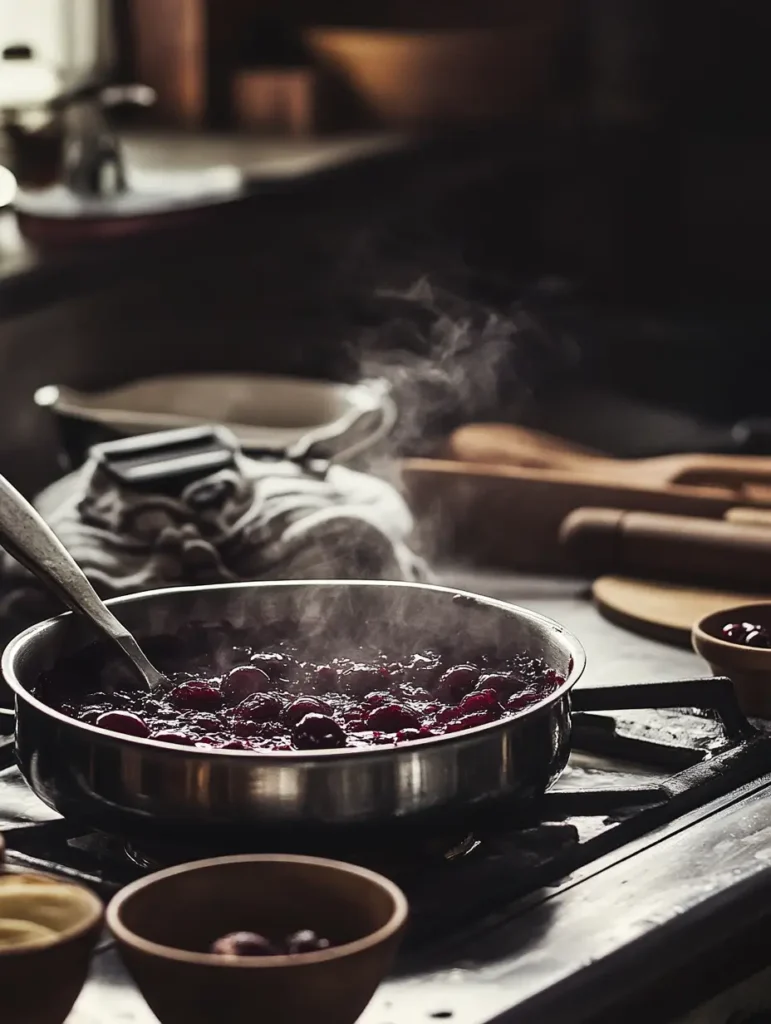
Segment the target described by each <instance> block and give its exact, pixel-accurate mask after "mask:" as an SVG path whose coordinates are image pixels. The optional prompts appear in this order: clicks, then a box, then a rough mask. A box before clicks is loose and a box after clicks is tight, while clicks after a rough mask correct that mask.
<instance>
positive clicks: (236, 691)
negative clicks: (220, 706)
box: [220, 665, 273, 704]
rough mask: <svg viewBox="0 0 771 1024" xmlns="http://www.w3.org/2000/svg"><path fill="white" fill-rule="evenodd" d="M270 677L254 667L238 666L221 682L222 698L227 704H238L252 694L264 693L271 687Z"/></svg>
mask: <svg viewBox="0 0 771 1024" xmlns="http://www.w3.org/2000/svg"><path fill="white" fill-rule="evenodd" d="M272 685H273V684H272V683H271V681H270V676H269V675H268V673H267V672H263V670H262V669H261V668H256V667H255V666H254V665H239V666H238V668H234V669H231V670H230V672H228V674H227V675H226V676H225V678H224V679H223V680H222V685H221V687H220V689H221V691H222V696H223V697H224V698H225V700H226V701H227V702H228V703H229V704H239V703H240V702H241V701H242V700H245V699H246V698H247V697H251V695H252V694H253V693H266V692H267V691H268V690H270V688H271V687H272Z"/></svg>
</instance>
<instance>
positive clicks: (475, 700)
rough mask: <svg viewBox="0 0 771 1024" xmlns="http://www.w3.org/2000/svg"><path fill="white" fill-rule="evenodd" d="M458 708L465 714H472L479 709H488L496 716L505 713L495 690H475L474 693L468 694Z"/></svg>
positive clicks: (487, 710)
mask: <svg viewBox="0 0 771 1024" xmlns="http://www.w3.org/2000/svg"><path fill="white" fill-rule="evenodd" d="M458 710H459V711H460V712H461V713H462V714H464V715H470V714H473V713H474V712H477V711H486V712H488V713H489V714H491V715H495V716H496V717H499V716H500V715H502V714H503V706H502V705H501V703H500V701H499V700H498V694H497V693H496V692H495V690H475V691H474V692H473V693H468V694H466V696H465V697H464V698H463V700H462V701H461V702H460V704H459V705H458Z"/></svg>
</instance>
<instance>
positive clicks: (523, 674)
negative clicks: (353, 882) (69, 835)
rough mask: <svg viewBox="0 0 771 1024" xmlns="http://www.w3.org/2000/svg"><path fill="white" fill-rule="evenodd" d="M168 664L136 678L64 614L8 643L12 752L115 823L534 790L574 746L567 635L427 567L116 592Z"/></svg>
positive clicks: (428, 805)
mask: <svg viewBox="0 0 771 1024" xmlns="http://www.w3.org/2000/svg"><path fill="white" fill-rule="evenodd" d="M108 603H109V604H110V605H111V607H112V610H113V611H114V613H115V614H116V615H117V616H118V618H119V619H121V620H122V621H123V622H125V624H126V625H127V626H128V627H129V629H130V630H131V631H132V632H133V633H134V635H135V636H137V638H139V639H140V641H141V642H142V644H143V646H144V647H145V649H146V650H147V652H148V654H149V655H150V656H151V658H153V660H154V661H155V663H156V664H157V665H158V667H159V668H161V669H162V670H163V671H164V673H165V674H166V675H167V678H168V684H167V685H166V686H164V687H163V688H162V690H161V691H156V692H154V693H153V694H148V693H145V692H143V691H138V690H136V689H134V684H133V681H132V679H131V678H130V677H128V676H127V675H126V674H125V672H124V670H123V668H122V665H121V664H119V663H118V662H117V661H113V660H112V659H111V656H110V653H109V650H108V649H107V648H105V647H102V646H101V645H100V644H99V643H94V642H93V639H92V638H91V637H90V636H89V634H88V627H87V625H85V624H84V623H83V622H82V621H81V620H80V619H79V618H78V617H76V616H73V615H71V614H65V615H62V616H59V617H58V618H56V619H51V620H48V621H47V622H44V623H41V624H39V625H36V626H33V627H32V628H31V629H28V630H27V631H26V632H24V633H22V634H21V635H20V636H18V637H17V638H16V639H15V640H13V641H12V642H11V644H10V645H9V646H8V647H7V649H6V651H5V654H4V657H3V673H4V676H5V679H6V681H7V682H8V684H9V686H10V687H11V689H12V690H13V692H14V695H15V705H16V714H17V723H16V731H17V734H16V738H17V748H18V759H19V763H20V766H21V770H22V772H23V773H24V775H25V777H26V779H27V781H28V782H29V784H30V786H31V787H32V789H33V790H34V792H35V793H36V794H37V795H38V796H39V797H41V798H42V799H43V800H44V801H45V802H46V803H47V804H49V806H51V807H53V808H54V809H55V810H57V811H59V812H60V813H62V814H64V815H66V816H76V817H78V818H80V819H83V820H84V821H86V822H88V823H89V824H92V825H97V826H99V827H107V828H109V829H111V830H113V831H119V832H122V833H123V834H132V835H134V834H139V833H152V834H155V835H157V836H160V835H167V836H168V835H172V836H174V837H175V838H176V839H179V838H180V837H181V836H182V834H183V833H184V834H186V835H187V834H197V835H198V837H199V838H200V831H201V829H202V828H203V827H205V828H206V830H207V837H208V838H209V839H211V838H212V835H213V834H216V835H217V836H221V837H222V839H223V841H226V840H227V839H228V837H229V836H232V835H238V836H239V837H243V836H244V835H246V834H248V833H250V832H252V833H253V832H259V833H261V834H264V832H265V830H267V829H273V830H282V829H287V828H288V829H291V828H293V827H298V828H300V829H307V828H311V829H312V828H318V827H324V828H327V829H328V828H329V827H330V826H341V827H344V828H348V827H351V826H360V825H361V826H369V825H380V824H383V823H385V822H390V823H395V822H397V821H398V822H409V823H413V822H415V821H417V820H421V821H423V820H429V819H430V820H434V819H439V818H444V819H448V818H455V819H456V820H457V817H458V816H459V815H461V814H463V813H464V812H466V811H468V810H469V809H479V808H489V807H490V806H491V805H493V804H495V803H496V802H499V801H506V803H507V805H512V804H513V805H515V806H516V807H519V808H521V809H522V810H527V808H529V807H532V805H533V803H534V802H535V801H537V800H538V799H539V797H540V796H542V794H543V793H544V791H545V790H546V788H548V786H549V785H551V783H553V782H554V780H555V779H556V778H557V776H558V775H559V774H560V772H561V771H562V769H563V768H564V766H565V763H566V761H567V756H568V753H569V748H570V731H571V719H570V696H569V693H570V689H571V688H572V686H573V685H574V684H575V682H576V681H577V679H578V678H579V676H580V675H581V672H582V670H583V667H584V662H585V658H584V652H583V649H582V648H581V646H580V644H579V643H578V641H577V640H575V639H574V638H573V637H572V636H571V635H570V634H569V633H567V632H566V631H565V630H564V629H563V628H562V627H561V626H559V625H558V624H557V623H555V622H552V621H551V620H549V619H546V618H544V617H543V616H541V615H538V614H536V613H534V612H531V611H529V610H527V609H524V608H518V607H515V606H513V605H509V604H506V603H504V602H502V601H497V600H493V599H490V598H486V597H481V596H477V595H473V594H465V593H458V592H457V591H454V590H451V589H448V588H444V587H438V586H430V585H424V584H413V583H391V582H369V581H336V580H329V581H286V582H265V583H239V584H224V585H217V586H205V587H186V588H179V589H167V590H161V591H153V592H151V593H145V594H138V595H134V596H131V597H127V598H125V597H124V598H118V599H116V600H113V601H110V602H108Z"/></svg>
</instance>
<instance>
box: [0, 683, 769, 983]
mask: <svg viewBox="0 0 771 1024" xmlns="http://www.w3.org/2000/svg"><path fill="white" fill-rule="evenodd" d="M575 706H576V708H577V710H578V713H577V714H576V715H575V718H574V750H573V753H572V755H571V759H570V762H569V765H568V768H567V770H566V772H565V773H564V774H563V776H562V778H561V779H560V781H559V783H558V784H557V785H556V786H555V788H554V789H553V790H551V791H550V792H549V793H547V794H546V797H545V798H544V801H543V803H542V805H541V807H540V808H539V815H538V817H537V818H534V819H532V820H527V821H521V820H519V821H515V820H514V819H513V818H510V817H507V815H506V813H505V809H499V810H497V811H496V814H495V820H490V819H489V818H488V819H484V818H483V819H481V820H478V821H476V822H475V823H474V826H473V828H467V826H466V825H460V824H459V826H458V828H457V829H456V830H452V831H448V832H446V833H444V834H433V833H432V834H427V835H426V834H416V833H413V832H408V833H406V834H402V835H401V836H400V837H399V839H398V840H396V841H395V840H394V837H393V834H392V835H390V836H379V837H377V836H376V837H368V839H367V840H366V841H365V840H357V841H354V842H353V843H347V844H346V845H345V848H342V847H341V846H340V845H339V841H338V840H329V839H326V838H325V837H324V836H323V835H321V836H319V837H318V840H317V842H314V844H313V847H312V849H309V848H308V845H307V840H306V841H305V845H304V846H303V850H304V852H313V853H320V854H324V855H328V856H330V855H331V856H337V857H340V858H342V859H346V860H353V861H357V862H360V863H363V864H366V865H367V866H371V867H374V868H376V869H378V870H380V871H382V872H384V873H385V874H387V875H390V876H391V877H392V878H394V880H395V881H397V882H398V883H399V884H401V885H402V887H403V888H404V890H405V891H406V893H407V895H408V897H409V899H410V904H411V912H412V923H411V927H410V931H409V933H408V937H407V941H406V943H405V947H404V950H403V955H402V968H403V969H404V970H407V971H409V970H410V967H411V965H414V964H415V963H420V962H431V963H437V962H439V963H441V961H442V953H441V950H442V948H443V947H445V946H448V945H450V946H452V947H455V948H457V947H458V946H459V945H461V946H462V944H463V942H464V941H471V940H472V937H473V936H477V937H478V936H480V935H484V934H487V933H489V932H490V930H491V929H493V930H494V929H495V928H496V927H497V925H498V924H500V923H501V922H505V921H506V920H507V916H508V913H509V909H510V908H511V906H512V905H513V904H515V903H516V902H517V901H521V900H523V899H527V898H528V897H532V896H533V894H535V893H537V892H539V891H540V890H542V889H543V888H544V887H545V886H546V887H548V886H555V885H560V884H564V883H565V881H566V880H568V879H570V878H571V877H574V876H575V874H576V872H579V871H580V870H581V869H587V868H590V867H591V866H592V865H593V864H595V863H596V862H598V860H600V859H601V858H603V857H606V856H608V855H609V854H612V853H614V852H616V853H618V852H619V851H620V852H623V851H625V850H627V849H629V848H630V846H631V844H634V843H635V842H639V841H641V840H645V838H646V837H648V836H649V835H651V834H652V833H653V832H655V831H656V830H657V829H660V828H661V827H662V826H670V827H671V826H672V825H676V824H677V823H678V822H679V821H682V820H684V819H685V818H686V817H687V816H688V815H690V814H692V813H693V812H697V811H699V809H702V808H704V807H706V806H707V805H708V804H710V802H712V801H715V800H716V799H725V798H729V797H730V796H731V795H732V794H735V793H736V792H738V791H739V790H740V789H741V787H742V786H744V785H746V784H747V783H750V782H752V780H755V779H757V778H758V777H760V776H762V775H763V774H764V773H766V772H769V771H771V739H768V738H767V737H766V736H765V735H764V734H763V733H762V732H759V731H757V730H756V729H755V728H754V727H753V726H752V725H750V724H749V723H748V722H747V721H746V720H745V719H744V718H743V716H742V715H741V713H740V711H739V710H738V707H737V706H736V704H735V700H734V696H733V691H732V689H731V686H730V683H729V682H728V681H727V680H724V679H713V678H708V679H693V680H687V681H680V682H677V681H668V682H662V683H647V684H639V683H638V684H632V685H629V686H623V685H621V686H611V687H608V686H605V687H599V688H594V687H584V688H582V689H581V690H579V691H578V692H577V693H576V695H575ZM618 708H623V709H626V710H625V711H621V712H619V711H617V710H615V709H618ZM611 709H614V710H612V711H611ZM2 754H3V756H4V757H5V760H6V765H7V766H6V767H5V768H4V769H3V770H2V771H0V830H2V831H3V832H4V835H5V840H6V846H7V861H8V863H9V864H10V865H12V866H14V867H18V868H21V869H24V868H29V869H37V870H46V871H50V872H54V873H57V874H60V875H63V876H66V877H70V878H76V879H79V880H81V881H85V882H86V883H87V884H89V885H91V886H93V887H94V888H95V889H96V890H97V891H98V892H100V894H101V895H103V896H104V897H105V898H109V896H110V895H111V894H113V893H114V892H115V891H117V889H118V888H120V886H121V885H123V884H126V883H127V882H128V881H130V880H131V879H133V878H136V877H138V876H139V875H141V874H144V873H146V872H147V871H148V870H153V869H155V868H159V867H162V866H165V865H168V864H169V863H179V862H183V861H185V860H192V859H196V857H199V856H206V855H209V854H211V853H213V852H218V851H217V850H216V848H214V847H211V846H209V847H207V848H205V849H204V848H199V849H190V848H175V847H173V846H169V845H168V844H167V843H157V844H154V845H153V844H149V845H148V844H147V842H146V841H145V842H136V841H134V840H132V838H131V837H129V836H116V835H107V834H104V833H100V832H98V831H94V830H92V829H89V828H87V827H86V826H84V825H83V824H82V823H78V822H74V821H70V820H64V819H63V818H61V817H58V816H57V815H55V814H54V813H53V812H51V811H50V810H49V809H48V808H46V807H45V806H44V805H42V804H41V803H40V801H38V800H37V798H36V797H35V796H34V794H32V792H31V791H30V790H29V789H28V787H27V786H26V783H25V782H24V780H23V779H22V778H21V776H20V774H19V772H18V770H17V768H16V767H15V766H14V765H13V764H12V763H11V762H12V759H13V749H12V743H11V742H6V743H5V744H4V747H3V748H2ZM247 846H248V848H249V849H252V850H254V849H264V850H271V849H273V843H272V841H271V839H270V837H266V838H265V840H264V842H262V843H256V842H255V841H254V840H252V841H250V842H249V843H248V844H247ZM244 848H246V846H245V847H244ZM289 848H291V847H289V846H287V845H286V844H285V843H284V844H282V845H281V849H282V850H286V849H289ZM220 852H225V851H220Z"/></svg>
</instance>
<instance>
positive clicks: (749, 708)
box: [691, 601, 771, 718]
mask: <svg viewBox="0 0 771 1024" xmlns="http://www.w3.org/2000/svg"><path fill="white" fill-rule="evenodd" d="M732 622H752V623H753V624H756V625H758V626H763V627H764V628H765V629H767V630H768V631H769V633H771V601H759V602H757V603H756V604H742V605H737V606H735V607H732V608H723V609H721V610H720V611H719V612H713V613H712V614H711V615H705V616H704V618H703V619H701V620H700V621H699V622H698V623H697V624H696V625H695V626H694V628H693V633H692V636H691V639H692V642H693V648H694V650H695V651H696V653H697V654H700V655H701V656H702V658H704V660H705V661H707V662H709V665H710V668H711V669H712V672H713V673H714V674H715V675H716V676H728V677H729V679H730V680H731V682H732V683H733V684H734V689H735V691H736V698H737V700H738V701H739V705H740V707H741V709H742V711H743V712H744V714H745V715H749V716H750V717H753V718H771V649H763V648H758V647H745V646H744V645H743V644H735V643H731V642H730V640H725V639H723V638H722V637H721V635H720V634H721V630H722V629H723V627H724V626H727V625H728V624H729V623H732Z"/></svg>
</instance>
